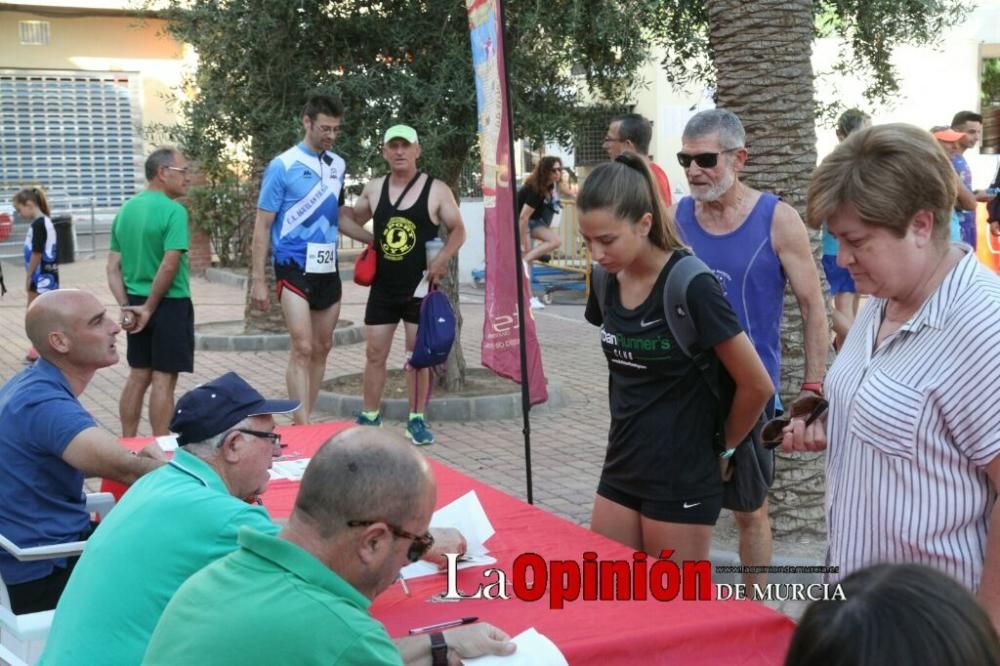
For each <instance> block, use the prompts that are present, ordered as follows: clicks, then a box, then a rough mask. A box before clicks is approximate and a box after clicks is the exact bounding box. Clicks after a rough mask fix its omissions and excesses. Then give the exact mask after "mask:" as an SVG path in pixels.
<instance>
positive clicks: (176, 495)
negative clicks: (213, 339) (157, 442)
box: [40, 372, 299, 665]
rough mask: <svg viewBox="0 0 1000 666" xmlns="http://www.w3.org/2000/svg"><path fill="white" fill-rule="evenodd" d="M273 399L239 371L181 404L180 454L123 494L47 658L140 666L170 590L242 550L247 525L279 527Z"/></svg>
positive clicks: (80, 575) (284, 408)
mask: <svg viewBox="0 0 1000 666" xmlns="http://www.w3.org/2000/svg"><path fill="white" fill-rule="evenodd" d="M298 406H299V403H298V402H297V401H293V400H266V399H265V398H264V397H263V396H262V395H261V394H260V393H258V392H257V391H256V390H255V389H254V388H253V387H251V386H250V385H249V384H247V383H246V382H245V381H244V380H243V378H241V377H240V376H239V375H237V374H236V373H234V372H230V373H227V374H225V375H223V376H221V377H219V378H218V379H216V380H214V381H212V382H209V383H207V384H202V385H201V386H198V387H196V388H194V389H192V390H191V391H189V392H188V393H186V394H185V395H184V396H183V397H181V399H180V400H179V401H178V402H177V407H176V409H175V411H174V416H173V419H172V420H171V422H170V430H171V431H173V432H175V433H177V443H178V444H179V445H180V448H178V450H177V452H176V453H175V455H174V457H173V460H171V461H170V462H169V463H168V464H167V465H164V466H163V467H162V468H161V469H159V470H157V471H156V472H154V473H151V474H147V475H146V476H145V477H143V478H142V479H140V480H139V481H138V482H137V483H136V484H135V485H133V486H132V487H131V488H130V489H129V491H128V492H127V493H125V495H124V496H123V497H122V499H121V501H120V502H119V503H118V505H117V506H116V507H115V509H114V511H112V512H111V513H110V514H108V517H107V518H106V519H105V520H104V521H103V522H102V523H101V527H100V529H99V530H97V531H96V532H95V533H94V535H93V536H92V537H91V538H90V540H89V541H88V543H87V549H86V551H85V552H84V554H83V555H82V556H81V557H80V561H79V562H78V563H77V566H76V568H75V569H74V572H73V575H71V576H70V580H69V583H68V585H67V586H66V589H65V590H64V591H63V595H62V597H61V598H60V600H59V605H58V606H57V607H56V614H55V618H54V620H53V623H52V631H51V633H50V634H49V639H48V643H47V644H46V649H45V653H44V654H43V655H42V660H41V662H40V663H43V664H80V663H87V664H92V665H96V664H109V665H110V664H137V663H139V662H140V661H141V660H142V655H143V653H144V652H145V650H146V644H147V643H148V642H149V637H150V635H152V633H153V629H154V627H155V626H156V622H157V620H159V618H160V614H161V613H162V612H163V609H164V607H165V606H166V605H167V602H168V601H170V597H171V596H173V594H174V592H175V591H176V590H177V588H178V587H180V585H181V583H183V582H184V581H185V580H186V579H187V578H188V577H189V576H190V575H191V574H193V573H194V572H196V571H198V570H199V569H201V568H202V567H203V566H205V565H206V564H208V563H210V562H213V561H215V560H217V559H218V558H220V557H222V556H224V555H226V554H228V553H230V552H232V551H233V550H235V549H236V547H237V541H236V535H237V533H238V532H239V529H240V527H242V526H244V525H249V526H251V527H253V528H254V529H255V530H257V531H259V532H263V533H266V534H276V533H277V531H278V528H277V526H275V525H274V523H272V522H271V519H270V517H269V516H268V514H267V512H266V511H265V510H264V508H263V507H262V506H258V505H257V504H254V503H251V502H252V500H253V499H255V498H256V497H257V496H258V495H259V494H260V493H262V492H263V491H264V489H265V487H266V486H267V482H268V478H269V474H268V469H269V468H270V467H271V461H272V459H273V457H274V456H277V455H280V451H281V438H280V436H279V435H278V434H276V433H274V432H273V430H274V417H273V415H274V414H287V413H290V412H292V411H293V410H295V409H296V408H297V407H298Z"/></svg>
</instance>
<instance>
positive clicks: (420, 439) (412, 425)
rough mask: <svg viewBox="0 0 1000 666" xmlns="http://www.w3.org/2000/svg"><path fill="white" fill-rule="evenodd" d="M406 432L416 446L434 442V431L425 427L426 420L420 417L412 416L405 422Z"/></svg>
mask: <svg viewBox="0 0 1000 666" xmlns="http://www.w3.org/2000/svg"><path fill="white" fill-rule="evenodd" d="M406 434H407V435H409V436H410V441H411V442H413V443H414V444H416V445H417V446H427V445H428V444H433V443H434V433H432V432H431V431H430V430H429V429H428V428H427V422H426V421H424V420H423V419H421V418H412V419H410V420H409V421H408V422H407V424H406Z"/></svg>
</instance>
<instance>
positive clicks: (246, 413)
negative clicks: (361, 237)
mask: <svg viewBox="0 0 1000 666" xmlns="http://www.w3.org/2000/svg"><path fill="white" fill-rule="evenodd" d="M299 405H301V403H300V402H299V401H298V400H267V399H266V398H264V396H262V395H261V394H260V393H258V392H257V389H255V388H254V387H252V386H250V385H249V384H247V382H246V380H244V379H243V378H242V377H240V376H239V375H238V374H236V373H235V372H227V373H226V374H224V375H222V376H221V377H219V378H217V379H213V380H212V381H210V382H208V383H207V384H201V385H200V386H196V387H194V388H193V389H191V390H190V391H188V392H187V393H185V394H184V395H183V396H181V399H180V400H178V401H177V408H176V409H175V410H174V417H173V418H172V419H171V420H170V431H171V432H174V433H177V443H178V444H179V445H181V446H184V445H185V444H192V443H194V442H203V441H205V440H206V439H209V438H211V437H214V436H216V435H218V434H221V433H223V432H225V431H227V430H229V429H230V428H232V427H233V426H235V425H236V424H237V423H239V422H240V421H242V420H243V419H245V418H248V417H251V416H266V415H268V414H288V413H289V412H294V411H295V410H296V409H298V408H299Z"/></svg>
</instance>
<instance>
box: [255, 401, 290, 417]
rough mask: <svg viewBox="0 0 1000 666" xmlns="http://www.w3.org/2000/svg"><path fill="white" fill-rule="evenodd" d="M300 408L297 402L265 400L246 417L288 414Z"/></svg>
mask: <svg viewBox="0 0 1000 666" xmlns="http://www.w3.org/2000/svg"><path fill="white" fill-rule="evenodd" d="M301 406H302V403H301V402H299V401H298V400H265V401H264V402H262V403H260V404H259V405H256V406H255V407H254V409H253V411H252V412H250V413H249V414H247V416H248V417H249V416H267V415H268V414H289V413H291V412H294V411H295V410H296V409H298V408H299V407H301Z"/></svg>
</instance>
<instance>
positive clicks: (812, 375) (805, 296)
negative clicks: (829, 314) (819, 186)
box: [771, 202, 830, 382]
mask: <svg viewBox="0 0 1000 666" xmlns="http://www.w3.org/2000/svg"><path fill="white" fill-rule="evenodd" d="M771 242H772V244H773V246H774V251H775V253H776V254H777V255H778V260H779V261H780V262H781V267H782V268H783V269H784V271H785V275H787V276H788V282H789V283H790V284H791V286H792V292H793V293H794V294H795V300H796V301H798V304H799V311H800V312H801V313H802V325H803V329H804V330H803V337H804V342H805V353H806V374H805V377H803V378H802V379H803V381H805V382H822V381H823V377H824V376H825V375H826V353H827V349H828V347H829V346H830V332H829V330H828V329H827V322H826V304H825V303H824V302H823V287H822V286H821V285H820V281H819V272H818V271H817V270H816V262H815V261H814V260H813V255H812V248H811V247H810V245H809V234H808V232H806V226H805V224H803V223H802V218H800V217H799V214H798V213H796V212H795V209H794V208H792V207H791V206H789V205H788V204H786V203H783V202H779V203H778V206H777V208H775V209H774V222H773V225H772V227H771Z"/></svg>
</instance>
